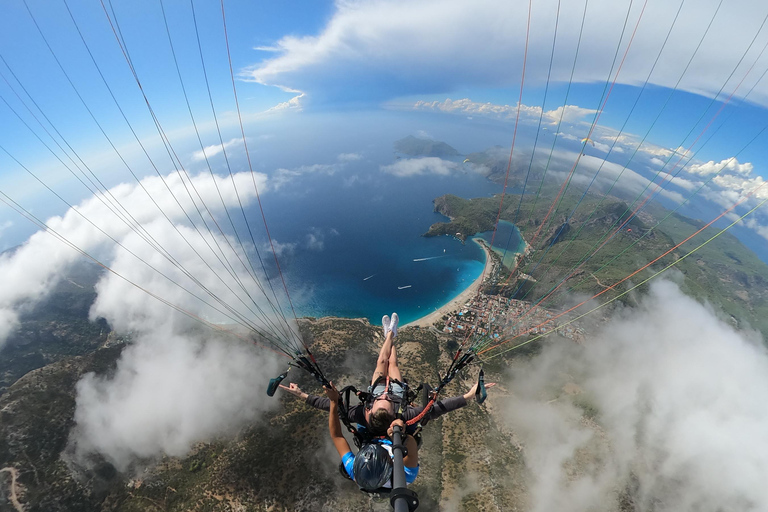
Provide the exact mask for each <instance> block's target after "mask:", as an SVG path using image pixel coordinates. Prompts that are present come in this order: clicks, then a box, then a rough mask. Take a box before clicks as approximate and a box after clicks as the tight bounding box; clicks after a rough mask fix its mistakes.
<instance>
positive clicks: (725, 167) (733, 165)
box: [686, 158, 754, 176]
mask: <svg viewBox="0 0 768 512" xmlns="http://www.w3.org/2000/svg"><path fill="white" fill-rule="evenodd" d="M753 169H754V167H753V166H752V164H751V163H749V162H745V163H743V164H740V163H739V161H738V160H737V159H736V158H728V159H725V160H722V161H720V162H714V161H712V160H710V161H709V162H705V163H703V164H693V165H689V166H688V167H687V168H686V170H687V171H688V172H689V173H691V174H698V175H701V176H709V175H711V174H716V173H719V172H722V171H725V172H726V173H728V174H738V175H741V176H748V175H749V174H750V173H752V171H753Z"/></svg>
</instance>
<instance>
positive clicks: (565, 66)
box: [245, 0, 768, 103]
mask: <svg viewBox="0 0 768 512" xmlns="http://www.w3.org/2000/svg"><path fill="white" fill-rule="evenodd" d="M556 5H557V3H556V2H555V0H544V1H543V2H542V3H538V4H537V5H536V6H535V8H534V10H533V18H532V21H531V24H532V25H531V35H530V39H529V50H528V66H527V69H526V82H527V84H530V85H537V84H543V83H544V82H545V80H546V78H547V73H548V63H549V55H550V52H551V44H552V33H553V31H554V25H555V12H556ZM678 5H679V4H675V3H669V2H660V3H658V4H650V5H648V6H647V9H646V10H645V12H644V18H643V20H642V22H641V23H640V25H639V30H638V31H637V34H636V36H635V38H634V40H633V43H632V49H631V51H630V52H629V53H628V55H627V59H626V63H625V65H624V66H623V67H622V70H621V73H620V74H619V76H618V83H622V84H630V85H635V84H638V83H643V82H644V81H645V79H646V77H647V75H648V71H649V70H650V67H651V66H652V64H653V61H654V59H655V58H656V56H657V54H658V52H659V49H660V47H661V44H662V42H663V41H664V38H665V36H666V33H667V31H668V30H669V26H670V24H671V20H672V19H674V18H675V13H676V10H677V8H678ZM716 6H717V2H716V1H710V0H707V1H705V2H703V3H701V2H699V3H696V4H686V5H684V6H683V9H682V12H681V15H680V17H679V18H678V19H677V22H676V25H675V27H674V31H673V33H672V35H671V37H670V40H669V42H668V43H667V45H666V47H665V50H664V53H663V54H662V58H661V59H660V61H659V62H658V65H657V66H656V69H655V70H654V72H653V74H652V76H651V84H653V85H659V86H665V87H672V86H674V84H675V83H676V82H677V80H678V78H679V77H680V73H681V63H684V62H687V60H688V58H689V57H690V55H691V54H693V51H694V49H695V47H696V45H697V44H698V42H699V39H700V37H701V35H702V33H703V31H704V28H705V27H706V26H707V24H708V23H709V20H710V18H711V17H712V15H713V13H714V12H715V8H716ZM639 12H640V6H634V5H633V9H632V14H631V19H630V23H634V21H635V20H636V19H637V17H638V16H639ZM582 13H583V3H576V2H572V3H565V4H562V6H561V9H560V24H559V27H558V47H557V48H556V55H555V57H556V58H555V62H554V67H553V69H552V77H551V78H552V80H553V81H554V82H566V81H568V80H569V78H570V76H571V67H572V64H573V49H574V48H575V46H576V41H577V39H578V37H579V29H580V22H581V18H582ZM519 14H520V13H519V12H518V10H516V9H511V8H509V5H508V4H507V3H504V2H501V1H498V0H478V1H477V2H473V3H472V5H471V6H470V5H468V4H467V3H466V2H463V1H460V0H439V1H438V0H426V1H424V2H408V1H405V0H378V1H372V2H348V1H339V2H337V3H336V11H335V12H334V13H333V14H332V16H331V17H330V18H329V20H328V22H327V23H326V24H325V26H324V27H323V28H322V29H321V30H320V31H319V33H318V34H316V35H308V36H295V35H287V36H285V37H283V38H281V39H280V40H278V41H276V42H275V43H274V44H272V45H269V46H268V48H269V50H275V49H276V48H277V49H279V51H278V52H277V54H276V55H275V56H274V57H271V58H267V59H266V60H264V61H262V62H261V63H259V64H257V65H254V66H253V67H251V68H250V69H248V70H247V71H246V72H245V74H246V75H247V76H248V77H249V78H250V79H252V80H255V81H257V82H259V83H263V84H270V85H279V86H283V87H290V88H292V89H300V90H302V91H305V92H307V94H308V95H312V96H313V97H329V98H332V99H334V100H339V99H342V100H356V99H360V98H368V99H375V100H386V99H391V98H396V97H405V96H408V95H413V94H423V93H425V92H426V93H440V92H445V91H455V90H462V89H467V88H471V87H495V88H513V87H519V83H520V71H521V69H522V59H523V48H524V46H525V34H526V26H525V23H526V16H520V15H519ZM763 15H764V12H763V4H762V3H761V2H759V1H757V0H735V1H734V3H732V4H729V6H728V8H727V9H721V10H720V12H719V13H718V17H717V18H716V20H715V22H714V24H713V26H712V30H711V31H710V34H709V36H708V37H707V38H706V39H705V40H704V42H703V44H702V47H701V49H700V50H699V52H698V54H697V59H696V61H695V62H694V63H693V65H692V66H691V67H690V68H689V69H688V70H687V72H686V76H685V79H684V80H683V81H682V82H681V84H680V89H681V90H685V91H688V92H694V93H697V94H706V95H714V94H715V93H716V92H717V91H718V90H719V89H720V85H721V84H722V83H723V82H724V81H725V79H726V77H727V76H728V74H729V72H730V70H731V69H732V68H733V65H734V64H735V63H736V62H737V61H738V59H739V57H740V55H741V54H742V53H743V51H744V49H745V48H746V47H747V45H748V44H749V42H750V40H751V38H752V37H753V35H754V33H755V32H756V31H757V29H758V28H759V26H760V21H761V19H762V17H763ZM625 16H626V5H625V4H617V3H615V2H611V1H610V0H596V2H595V3H592V2H590V3H589V6H588V12H587V16H586V26H585V27H584V34H587V36H585V37H584V39H583V41H582V44H581V47H580V50H579V61H578V65H577V66H576V69H575V75H574V77H573V78H574V81H576V82H581V83H594V82H602V81H604V80H605V79H606V76H607V75H608V72H609V69H610V65H611V62H612V61H613V53H614V52H615V48H616V44H617V42H618V40H619V37H620V34H621V29H622V26H623V23H624V17H625ZM647 20H663V21H659V22H656V23H652V22H650V21H647ZM723 33H727V34H729V37H728V38H727V40H724V39H723V38H722V37H718V36H717V34H723ZM478 34H483V37H478ZM487 41H493V44H491V45H489V44H487ZM349 84H354V90H351V88H350V87H349V86H348V85H349ZM767 93H768V85H764V84H761V85H759V86H758V87H757V89H756V91H755V93H753V94H754V96H755V99H756V100H757V101H760V102H761V103H765V100H766V98H767V97H768V94H767Z"/></svg>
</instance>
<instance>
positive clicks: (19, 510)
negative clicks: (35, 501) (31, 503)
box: [0, 466, 24, 512]
mask: <svg viewBox="0 0 768 512" xmlns="http://www.w3.org/2000/svg"><path fill="white" fill-rule="evenodd" d="M0 473H10V474H11V503H12V504H13V508H15V509H16V512H24V505H22V504H21V502H20V501H19V496H18V494H17V492H16V491H17V486H16V479H17V478H19V470H17V469H16V468H12V467H10V466H9V467H7V468H3V469H0Z"/></svg>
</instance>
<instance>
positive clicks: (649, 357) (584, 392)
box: [508, 282, 768, 512]
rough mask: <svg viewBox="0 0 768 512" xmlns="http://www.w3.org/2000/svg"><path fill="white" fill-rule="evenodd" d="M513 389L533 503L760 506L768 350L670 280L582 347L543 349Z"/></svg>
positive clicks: (766, 445) (766, 455)
mask: <svg viewBox="0 0 768 512" xmlns="http://www.w3.org/2000/svg"><path fill="white" fill-rule="evenodd" d="M513 390H514V395H515V396H514V398H513V399H512V400H510V402H509V404H508V406H509V411H510V413H509V420H510V422H511V424H512V425H513V426H514V428H515V432H516V433H517V434H518V435H519V436H520V437H521V439H522V440H523V443H524V449H525V457H526V461H527V463H528V466H529V468H530V469H531V472H532V474H533V484H532V495H533V498H534V507H533V510H536V511H544V510H562V509H566V508H567V509H568V510H573V511H587V510H615V509H616V508H617V505H618V503H617V502H618V501H619V500H624V501H625V502H629V501H631V502H633V503H634V506H635V508H636V509H638V510H647V509H651V508H652V509H654V510H658V511H662V512H663V511H673V510H674V511H693V510H696V511H703V512H709V511H712V512H715V511H719V510H763V509H766V508H768V494H767V493H766V492H765V490H764V486H762V485H761V484H760V482H763V481H764V480H765V479H766V478H767V477H768V462H767V461H768V442H766V440H765V436H763V435H762V432H764V431H765V429H766V428H768V411H766V409H765V407H764V403H765V401H766V400H767V399H768V353H767V352H766V349H765V347H764V345H763V343H762V340H761V339H759V338H758V337H756V335H754V334H751V333H747V334H745V333H740V332H736V331H734V330H733V329H732V328H731V327H730V326H728V325H726V324H725V323H724V322H723V321H721V320H719V319H718V318H716V317H715V315H714V314H713V313H712V312H711V311H710V310H708V309H707V308H705V307H704V306H702V305H700V304H698V303H697V302H695V301H694V300H692V299H690V298H688V297H686V296H685V295H683V294H682V293H681V292H680V291H679V290H678V289H677V287H676V286H675V285H673V284H671V283H669V282H661V283H656V284H655V285H653V286H652V287H651V291H650V294H649V296H648V297H646V298H645V299H643V300H642V302H641V304H640V305H639V306H638V307H637V308H633V309H628V310H626V311H624V312H623V313H621V314H619V315H617V316H616V317H614V318H613V319H612V320H611V321H610V322H609V323H608V324H606V325H604V326H603V327H601V328H599V329H597V332H596V333H595V335H594V336H592V337H590V338H589V339H588V340H587V341H586V342H585V344H584V346H578V345H573V344H571V342H570V341H563V342H560V343H556V342H552V344H550V345H547V346H546V347H545V350H544V352H542V354H541V355H540V356H537V357H536V359H535V360H534V362H533V365H532V367H530V368H527V369H525V370H520V371H517V370H516V371H515V373H514V380H513ZM585 411H587V416H586V419H585V417H584V413H585ZM591 415H595V416H594V421H593V420H592V419H589V418H590V416H591Z"/></svg>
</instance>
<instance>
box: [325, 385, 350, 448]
mask: <svg viewBox="0 0 768 512" xmlns="http://www.w3.org/2000/svg"><path fill="white" fill-rule="evenodd" d="M330 384H331V385H330V386H328V387H326V388H325V394H326V395H328V398H329V399H330V400H331V410H330V414H329V415H328V432H329V433H330V434H331V440H332V441H333V446H335V447H336V451H337V452H338V453H339V457H344V455H346V454H347V453H349V452H351V451H352V450H351V449H350V448H349V443H348V442H347V440H346V439H345V438H344V434H342V433H341V421H339V392H338V391H337V390H336V386H334V385H333V382H331V383H330Z"/></svg>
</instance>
